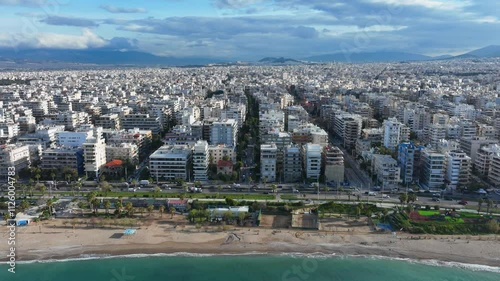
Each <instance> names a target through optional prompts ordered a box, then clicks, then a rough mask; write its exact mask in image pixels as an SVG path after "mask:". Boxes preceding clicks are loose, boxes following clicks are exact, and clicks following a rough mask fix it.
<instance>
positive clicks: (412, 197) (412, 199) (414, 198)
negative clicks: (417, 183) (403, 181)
mask: <svg viewBox="0 0 500 281" xmlns="http://www.w3.org/2000/svg"><path fill="white" fill-rule="evenodd" d="M406 200H407V202H408V203H410V202H412V203H415V201H417V194H415V193H410V194H408V198H407V199H406Z"/></svg>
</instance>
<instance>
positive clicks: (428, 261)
mask: <svg viewBox="0 0 500 281" xmlns="http://www.w3.org/2000/svg"><path fill="white" fill-rule="evenodd" d="M219 256H242V257H243V256H263V257H290V258H316V259H331V258H334V259H352V258H355V259H356V258H359V259H372V260H394V261H402V262H408V263H415V264H423V265H427V266H436V267H452V268H460V269H464V270H468V271H487V272H494V273H500V267H495V266H488V265H480V264H468V263H460V262H451V261H440V260H433V259H411V258H398V257H388V256H380V255H344V254H342V255H338V254H336V253H321V252H316V253H298V252H297V253H294V252H292V253H268V252H246V253H216V254H207V253H188V252H176V253H157V254H129V255H108V254H106V255H82V256H80V257H76V258H67V259H48V260H31V261H18V262H17V263H18V264H32V263H56V262H78V261H88V260H99V259H134V258H154V257H192V258H205V257H219ZM0 264H6V262H3V263H0Z"/></svg>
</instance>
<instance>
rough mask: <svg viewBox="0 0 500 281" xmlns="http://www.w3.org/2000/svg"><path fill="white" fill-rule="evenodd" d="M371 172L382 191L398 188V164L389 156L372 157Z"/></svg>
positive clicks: (376, 155)
mask: <svg viewBox="0 0 500 281" xmlns="http://www.w3.org/2000/svg"><path fill="white" fill-rule="evenodd" d="M372 161H373V163H372V170H373V174H374V175H376V177H377V181H378V182H379V183H380V185H381V187H382V190H389V189H392V188H395V187H397V186H398V184H399V182H400V168H399V165H398V162H397V161H396V160H394V158H392V157H391V156H390V155H380V154H374V155H373V160H372Z"/></svg>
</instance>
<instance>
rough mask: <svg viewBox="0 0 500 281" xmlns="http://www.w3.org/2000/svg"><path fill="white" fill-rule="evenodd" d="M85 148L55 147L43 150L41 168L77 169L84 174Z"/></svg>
mask: <svg viewBox="0 0 500 281" xmlns="http://www.w3.org/2000/svg"><path fill="white" fill-rule="evenodd" d="M83 155H84V150H83V149H82V148H81V147H55V148H49V149H46V150H44V151H43V152H42V157H41V164H40V168H41V169H43V170H46V169H57V170H63V169H64V168H69V169H75V170H76V171H78V174H83V173H84V172H85V169H84V156H83Z"/></svg>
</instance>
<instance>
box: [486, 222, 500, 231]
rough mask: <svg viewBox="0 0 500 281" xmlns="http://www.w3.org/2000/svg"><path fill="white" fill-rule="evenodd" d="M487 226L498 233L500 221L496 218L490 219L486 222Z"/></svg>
mask: <svg viewBox="0 0 500 281" xmlns="http://www.w3.org/2000/svg"><path fill="white" fill-rule="evenodd" d="M486 228H487V229H488V230H489V231H490V232H492V233H498V230H499V229H500V227H499V225H498V222H496V220H489V221H488V222H487V223H486Z"/></svg>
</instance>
